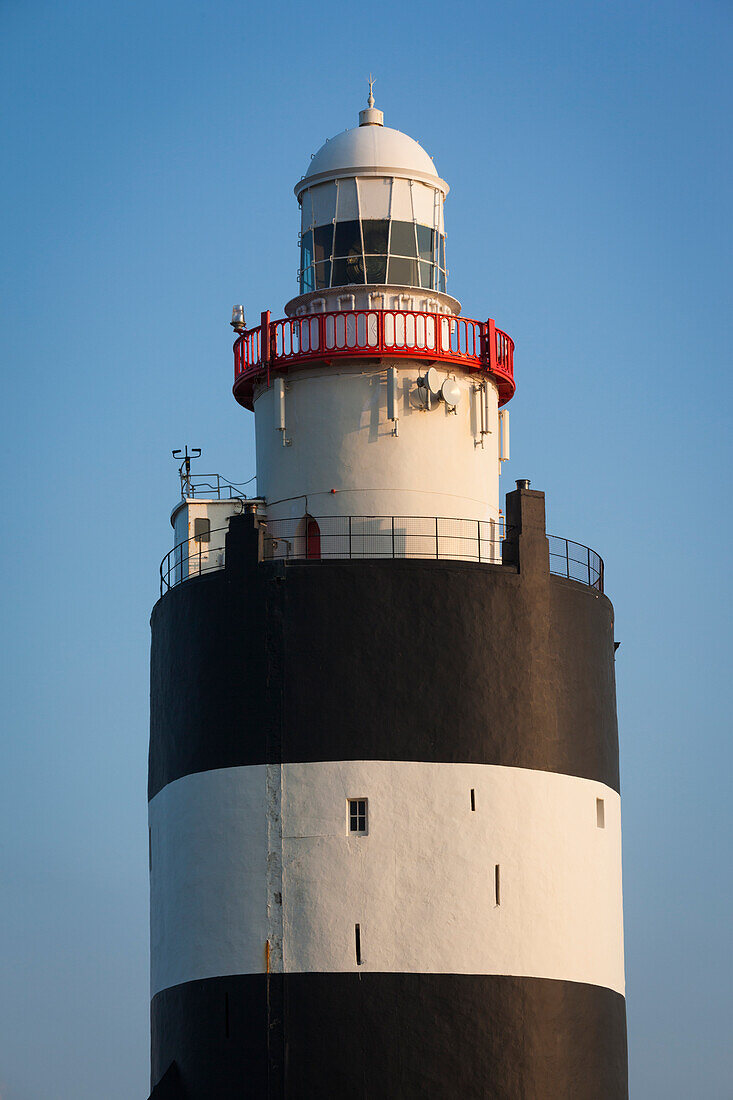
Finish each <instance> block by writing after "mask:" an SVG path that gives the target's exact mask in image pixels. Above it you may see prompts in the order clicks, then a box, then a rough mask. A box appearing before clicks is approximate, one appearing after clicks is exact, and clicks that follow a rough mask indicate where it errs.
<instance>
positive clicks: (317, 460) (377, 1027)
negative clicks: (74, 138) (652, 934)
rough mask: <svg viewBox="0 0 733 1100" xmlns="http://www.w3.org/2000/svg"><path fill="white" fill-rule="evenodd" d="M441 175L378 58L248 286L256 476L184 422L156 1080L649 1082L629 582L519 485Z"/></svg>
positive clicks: (162, 783) (163, 602)
mask: <svg viewBox="0 0 733 1100" xmlns="http://www.w3.org/2000/svg"><path fill="white" fill-rule="evenodd" d="M448 191H449V188H448V184H447V183H446V182H445V180H444V179H442V178H441V176H440V175H439V173H438V171H437V169H436V166H435V165H434V163H433V161H432V159H431V157H430V156H428V154H427V153H426V152H425V150H424V149H423V148H422V147H421V146H420V145H419V144H418V143H417V142H416V141H414V140H413V139H412V138H411V137H408V136H407V135H406V134H404V133H402V132H400V131H399V130H396V129H392V128H390V127H388V126H386V125H385V123H384V117H383V114H382V112H381V111H380V110H379V109H377V107H376V106H375V104H374V98H373V95H372V90H371V87H370V94H369V99H368V102H367V107H366V108H365V109H364V110H362V111H361V112H360V114H359V124H358V125H357V126H354V127H353V128H351V129H347V130H345V131H343V132H342V133H340V134H338V135H336V136H335V137H333V138H331V139H330V140H328V141H326V143H325V144H324V145H323V146H322V147H321V149H320V150H319V151H318V152H317V153H316V154H315V156H314V157H313V158H312V159H311V161H310V164H309V166H308V170H307V172H306V174H305V175H304V176H302V177H301V178H300V179H299V180H298V182H297V184H296V185H295V195H296V197H297V201H298V204H299V210H300V235H299V242H298V243H299V275H298V280H299V282H298V294H297V295H296V296H295V297H294V298H292V299H291V300H290V301H288V302H287V304H286V305H285V306H284V309H283V310H281V311H279V313H282V314H284V316H280V315H279V314H278V315H273V314H271V312H270V311H269V310H264V311H262V312H261V313H260V314H259V316H257V317H256V318H255V319H254V321H253V319H252V318H251V317H250V316H249V315H248V316H247V317H245V311H244V309H243V308H242V307H240V306H237V307H235V309H234V313H233V317H232V326H233V327H234V329H235V331H236V341H235V344H234V387H233V394H234V398H235V400H236V401H237V402H238V403H239V404H240V406H242V416H243V417H244V416H251V415H253V416H254V425H255V435H256V452H257V486H256V492H255V494H254V495H252V496H245V495H244V493H243V492H242V491H241V490H240V489H238V487H236V486H233V485H231V484H230V483H228V482H225V481H223V479H221V478H220V477H218V476H211V475H198V476H197V475H196V474H195V473H194V472H192V467H191V462H190V459H191V456H190V455H189V454H188V451H186V453H185V455H184V456H183V463H182V466H181V498H180V500H179V501H178V503H177V504H176V506H175V507H174V509H173V512H172V515H171V523H172V525H173V529H174V540H173V541H174V547H173V549H172V550H171V552H170V554H168V555H167V557H166V559H164V562H163V564H162V566H161V598H160V600H159V601H158V602H157V603H156V605H155V607H154V609H153V613H152V619H151V625H152V652H151V730H150V755H149V792H148V793H149V825H150V883H151V1046H152V1066H151V1089H152V1092H151V1096H152V1097H154V1098H156V1100H159V1098H163V1097H169V1098H175V1097H186V1098H188V1100H219V1098H221V1100H229V1098H234V1097H251V1098H262V1100H280V1098H288V1100H290V1098H292V1100H295V1098H331V1097H342V1096H343V1097H348V1098H353V1100H366V1098H378V1100H382V1098H396V1100H397V1098H399V1100H413V1098H414V1100H418V1098H420V1100H422V1098H426V1097H429V1098H431V1100H459V1098H460V1100H479V1098H497V1100H498V1098H502V1100H520V1098H522V1100H528V1098H532V1100H535V1098H536V1100H570V1098H572V1100H617V1098H622V1097H625V1096H627V1094H628V1090H627V1064H626V1019H625V1001H624V961H623V923H622V890H621V824H620V800H619V761H618V735H617V722H616V702H615V680H614V633H613V608H612V605H611V603H610V602H609V600H608V597H607V596H606V595H605V593H604V574H603V562H602V560H601V558H600V556H599V555H598V554H597V553H596V552H595V551H594V550H591V549H590V548H588V547H586V546H584V545H582V544H581V543H579V542H577V541H574V540H572V539H570V538H568V537H565V536H564V535H562V536H560V535H555V534H549V533H548V532H547V530H546V523H545V500H544V494H543V493H541V492H538V491H536V490H535V489H534V488H532V486H531V484H530V482H529V481H518V482H517V483H516V487H514V488H511V491H509V492H508V493H507V494H506V496H505V498H503V497H502V495H501V492H500V474H501V469H502V466H503V464H504V462H506V460H507V459H508V457H509V419H508V416H509V414H508V404H509V402H510V400H511V398H512V395H513V393H514V389H515V382H514V343H513V340H512V339H511V337H510V336H509V335H507V334H506V333H505V332H504V331H502V329H501V328H500V327H498V325H497V324H496V323H495V321H494V320H493V319H492V318H491V317H488V313H489V312H490V303H488V304H487V316H486V317H482V318H479V319H470V318H466V317H464V316H463V315H462V312H461V305H460V302H459V301H458V300H457V299H456V298H454V297H453V296H452V294H451V293H450V291H449V284H448V268H447V252H446V230H445V220H444V207H445V204H446V199H447V196H448ZM450 290H453V283H452V282H451V286H450ZM248 314H249V310H248ZM194 454H195V453H194Z"/></svg>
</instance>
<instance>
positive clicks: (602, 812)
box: [596, 798, 606, 829]
mask: <svg viewBox="0 0 733 1100" xmlns="http://www.w3.org/2000/svg"><path fill="white" fill-rule="evenodd" d="M596 825H597V826H598V828H599V829H605V828H606V804H605V802H604V801H603V799H602V798H597V799H596Z"/></svg>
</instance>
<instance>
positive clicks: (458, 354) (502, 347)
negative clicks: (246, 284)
mask: <svg viewBox="0 0 733 1100" xmlns="http://www.w3.org/2000/svg"><path fill="white" fill-rule="evenodd" d="M367 355H368V356H374V357H379V356H384V355H387V356H390V357H394V356H397V357H400V356H402V357H408V358H412V359H415V358H418V359H429V360H431V361H442V362H448V363H455V364H460V365H461V366H463V367H467V368H468V369H470V370H486V371H488V372H489V373H490V374H491V375H493V377H494V379H495V381H496V383H497V386H498V389H499V403H500V404H501V405H504V404H506V402H507V401H509V399H510V398H511V397H512V395H513V394H514V391H515V389H516V386H515V384H514V341H513V340H512V338H511V337H510V336H508V335H507V334H506V333H505V332H502V331H501V329H498V328H497V327H496V325H495V324H494V322H493V321H492V320H491V319H489V320H488V321H473V320H471V319H470V318H469V317H454V316H451V315H447V314H444V313H430V312H426V311H420V310H406V309H354V310H340V311H332V312H329V313H313V314H306V315H304V316H302V317H284V318H281V319H279V320H276V321H272V320H271V319H270V314H269V312H265V313H263V314H262V319H261V323H260V324H259V325H258V326H257V327H256V328H252V329H246V330H245V331H244V332H243V333H242V335H241V336H240V337H239V338H238V339H237V340H236V341H235V343H234V395H235V397H236V399H237V400H238V401H239V402H240V404H243V405H245V406H246V407H248V408H251V407H252V397H253V388H254V382H255V381H258V380H262V379H263V378H264V379H267V381H268V382H269V378H270V371H272V370H280V369H284V368H287V366H288V365H290V364H291V363H303V362H309V361H314V360H321V361H326V362H328V361H330V360H331V359H336V358H343V357H347V356H348V357H354V356H367Z"/></svg>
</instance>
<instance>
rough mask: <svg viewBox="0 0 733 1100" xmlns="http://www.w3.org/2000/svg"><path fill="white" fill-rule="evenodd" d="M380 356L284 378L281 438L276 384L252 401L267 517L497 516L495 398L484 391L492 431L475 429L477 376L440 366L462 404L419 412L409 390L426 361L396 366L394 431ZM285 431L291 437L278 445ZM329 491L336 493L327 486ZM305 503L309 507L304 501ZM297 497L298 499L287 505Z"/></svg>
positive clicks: (477, 426) (492, 391)
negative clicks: (375, 362) (377, 362)
mask: <svg viewBox="0 0 733 1100" xmlns="http://www.w3.org/2000/svg"><path fill="white" fill-rule="evenodd" d="M390 365H392V364H391V362H390V361H389V360H386V361H384V362H383V364H382V365H381V369H380V367H378V366H376V365H375V366H371V367H370V366H365V365H364V361H363V360H362V361H360V362H355V363H349V362H347V361H344V362H343V363H334V364H333V365H332V366H330V367H320V368H314V369H312V370H304V371H298V372H294V373H291V374H290V375H289V376H288V379H287V381H286V392H285V432H284V433H283V432H281V431H278V430H277V428H276V418H275V388H274V387H270V388H269V389H268V388H266V387H262V388H260V390H259V392H258V393H257V394H256V396H255V402H254V410H255V432H256V444H257V489H258V494H259V495H260V496H264V497H266V498H267V515H268V519H280V518H285V517H296V516H302V515H303V514H304V513H305V512H306V511H308V512H309V513H310V514H311V515H314V516H331V515H367V516H380V515H381V516H446V517H456V518H460V519H481V520H488V519H494V520H497V519H498V516H499V505H500V501H499V431H498V393H497V390H496V388H495V386H494V384H493V382H491V381H488V382H487V383H486V384H487V385H488V388H489V402H488V404H489V425H488V426H489V428H490V433H489V434H487V435H484V436H482V435H481V432H480V428H481V423H480V395H479V393H478V392H477V391H476V385H477V383H478V382H479V378H478V376H477V374H476V373H470V372H467V371H462V370H448V369H446V368H442V369H441V368H438V370H439V372H440V374H441V376H444V377H445V378H448V377H452V378H454V379H455V380H456V381H457V382H458V384H459V386H460V388H461V390H462V398H461V401H460V403H459V405H458V406H457V411H456V412H455V413H453V412H450V411H449V410H448V408H447V406H446V405H445V404H444V403H443V402H442V401H441V402H438V403H437V404H436V405H435V407H434V408H432V409H431V410H430V411H428V412H425V411H422V410H420V409H417V408H414V407H413V404H412V402H411V399H410V392H411V391H413V390H414V388H415V383H416V381H417V378H418V376H419V375H422V374H423V373H424V372H425V369H426V364H424V363H416V362H412V361H409V360H399V359H397V360H395V361H394V365H395V367H396V368H397V372H398V378H399V427H398V433H399V434H398V435H397V436H395V435H394V434H393V427H394V425H393V423H392V421H390V420H388V419H387V369H386V368H387V367H388V366H390ZM283 434H284V435H285V438H286V439H288V440H290V445H289V446H283ZM332 489H335V490H336V493H332V492H331V490H332ZM305 497H307V503H306V500H305ZM293 498H295V499H293Z"/></svg>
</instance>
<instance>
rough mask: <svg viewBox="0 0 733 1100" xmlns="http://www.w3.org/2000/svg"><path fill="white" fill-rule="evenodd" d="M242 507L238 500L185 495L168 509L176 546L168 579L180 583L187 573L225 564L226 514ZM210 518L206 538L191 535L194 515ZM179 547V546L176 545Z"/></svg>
mask: <svg viewBox="0 0 733 1100" xmlns="http://www.w3.org/2000/svg"><path fill="white" fill-rule="evenodd" d="M240 510H241V505H240V503H239V501H234V500H206V499H204V498H193V497H187V498H186V499H185V500H182V501H180V502H179V504H177V505H176V507H175V508H174V509H173V512H172V513H171V525H172V527H173V546H174V549H176V555H175V559H176V568H175V571H174V572H173V573H172V574H171V577H170V581H171V583H175V584H179V583H180V581H181V580H185V579H186V577H188V576H195V575H197V574H198V573H208V572H210V571H211V570H212V569H222V568H223V567H224V548H225V545H226V529H227V527H228V523H229V517H230V516H233V515H234V514H235V513H237V512H239V511H240ZM197 518H206V519H208V520H209V521H210V522H211V536H210V539H209V542H208V543H207V542H198V541H197V540H195V539H194V535H195V529H196V519H197ZM178 547H180V549H178Z"/></svg>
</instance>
